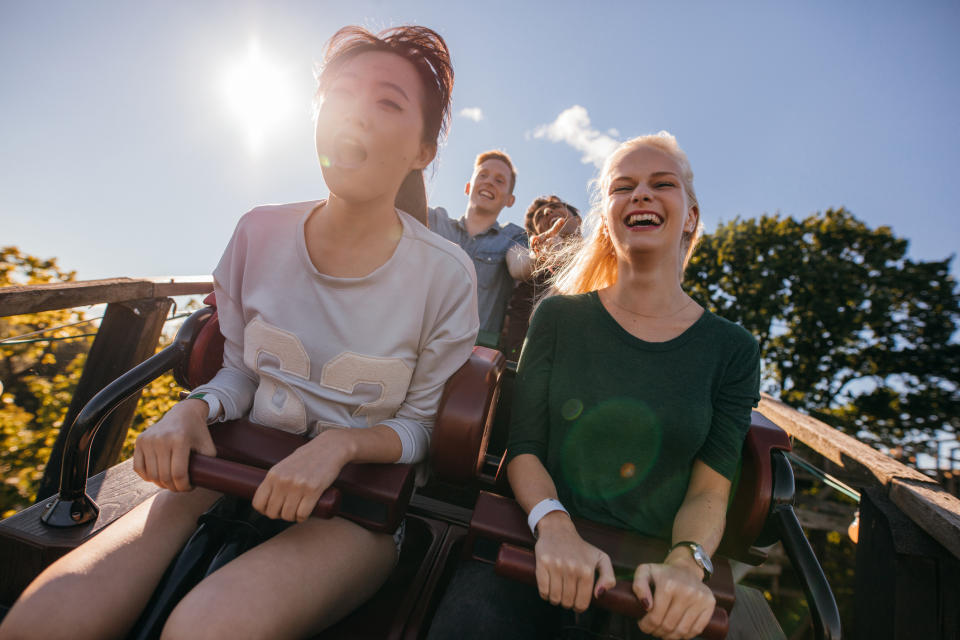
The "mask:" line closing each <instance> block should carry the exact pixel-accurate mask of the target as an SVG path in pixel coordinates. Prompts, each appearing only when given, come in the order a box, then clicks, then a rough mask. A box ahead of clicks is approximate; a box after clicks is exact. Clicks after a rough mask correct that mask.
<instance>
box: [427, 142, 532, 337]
mask: <svg viewBox="0 0 960 640" xmlns="http://www.w3.org/2000/svg"><path fill="white" fill-rule="evenodd" d="M516 181H517V172H516V170H515V169H514V168H513V162H511V161H510V156H508V155H507V154H506V153H504V152H503V151H484V152H483V153H481V154H480V155H478V156H477V159H476V162H475V163H474V167H473V175H472V176H471V177H470V182H468V183H467V186H466V188H465V190H464V193H466V195H467V197H468V200H467V212H466V213H465V214H463V215H462V216H461V217H460V218H459V219H458V220H453V219H451V218H450V216H449V215H448V214H447V212H446V210H445V209H443V208H442V207H437V208H435V209H430V210H429V212H428V216H427V218H428V221H429V226H430V230H431V231H433V232H434V233H437V234H439V235H441V236H443V237H444V238H446V239H447V240H450V241H451V242H456V243H457V244H458V245H460V246H461V247H463V250H464V251H466V252H467V255H469V256H470V257H471V258H472V259H473V264H474V267H475V268H476V270H477V306H478V309H479V311H480V336H479V337H478V339H477V342H478V343H479V344H482V345H486V346H490V347H496V346H497V342H498V341H499V338H500V328H501V326H502V325H503V316H504V313H505V312H506V309H507V301H508V300H509V299H510V295H511V293H512V292H513V286H514V279H516V280H526V279H527V278H529V277H530V273H531V271H532V270H533V261H532V260H531V259H530V257H529V255H528V251H527V234H526V232H525V231H524V230H523V228H522V227H519V226H517V225H515V224H513V223H512V222H510V223H507V224H505V225H501V224H499V223H497V216H499V215H500V211H501V210H503V208H504V207H510V206H512V205H513V201H514V197H513V187H514V185H515V184H516Z"/></svg>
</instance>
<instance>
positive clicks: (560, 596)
mask: <svg viewBox="0 0 960 640" xmlns="http://www.w3.org/2000/svg"><path fill="white" fill-rule="evenodd" d="M537 533H538V539H537V545H536V547H535V551H536V556H537V588H538V589H539V590H540V597H541V598H543V599H544V600H549V601H550V603H551V604H554V605H560V606H562V607H564V608H566V609H573V610H574V611H576V612H578V613H580V612H583V611H585V610H586V609H587V607H588V606H590V600H591V598H592V597H599V595H600V594H602V593H603V592H604V591H606V590H607V589H611V588H613V586H614V585H615V584H616V578H615V577H614V574H613V565H612V564H611V563H610V557H609V556H608V555H607V554H606V553H604V552H603V551H601V550H600V549H597V548H596V547H595V546H593V545H592V544H590V543H588V542H586V541H584V539H583V538H581V537H580V534H578V533H577V530H576V528H575V527H574V526H573V521H572V520H570V516H568V515H567V514H566V513H564V512H563V511H552V512H550V513H548V514H547V515H545V516H544V517H543V518H542V519H541V520H540V522H539V523H538V524H537ZM595 573H596V574H598V575H597V580H596V584H594V580H593V577H594V574H595Z"/></svg>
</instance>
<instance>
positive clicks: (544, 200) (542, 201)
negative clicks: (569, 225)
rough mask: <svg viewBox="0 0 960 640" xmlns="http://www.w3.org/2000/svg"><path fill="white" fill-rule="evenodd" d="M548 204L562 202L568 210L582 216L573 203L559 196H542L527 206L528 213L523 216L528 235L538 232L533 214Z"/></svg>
mask: <svg viewBox="0 0 960 640" xmlns="http://www.w3.org/2000/svg"><path fill="white" fill-rule="evenodd" d="M548 204H562V205H563V206H565V207H566V208H567V210H568V211H569V212H570V213H572V214H573V215H574V216H576V217H578V218H579V217H580V212H579V211H578V210H577V208H576V207H575V206H573V205H572V204H568V203H566V202H564V201H563V200H561V199H560V198H559V197H557V196H554V195H550V196H540V197H539V198H537V199H536V200H534V201H533V202H531V203H530V206H529V207H527V213H526V215H524V217H523V226H524V228H525V229H526V230H527V235H528V236H533V235H536V234H537V230H536V228H535V227H534V226H533V216H535V215H536V214H537V211H539V210H540V209H543V208H544V207H545V206H547V205H548Z"/></svg>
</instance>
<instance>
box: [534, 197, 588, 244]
mask: <svg viewBox="0 0 960 640" xmlns="http://www.w3.org/2000/svg"><path fill="white" fill-rule="evenodd" d="M557 220H566V221H567V222H566V223H564V225H563V226H562V227H561V228H560V235H562V236H568V235H570V234H572V233H575V232H576V231H577V229H579V228H580V218H578V217H577V216H575V215H573V213H571V211H570V209H568V208H567V205H566V204H564V203H563V202H561V201H560V200H555V201H553V202H548V203H546V204H544V205H543V206H541V207H540V208H539V209H537V211H536V213H534V214H533V220H532V222H533V228H534V232H535V233H538V234H539V233H544V232H546V231H547V230H549V229H550V227H552V226H553V224H554V222H556V221H557Z"/></svg>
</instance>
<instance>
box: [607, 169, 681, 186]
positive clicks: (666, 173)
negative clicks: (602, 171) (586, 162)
mask: <svg viewBox="0 0 960 640" xmlns="http://www.w3.org/2000/svg"><path fill="white" fill-rule="evenodd" d="M659 176H673V177H674V178H677V179H679V178H680V176H679V175H677V174H676V173H674V172H673V171H654V172H653V173H651V174H650V177H651V178H656V177H659ZM618 180H633V178H632V177H630V176H617V177H616V178H614V179H612V180H611V181H610V184H613V183H614V182H617V181H618Z"/></svg>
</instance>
